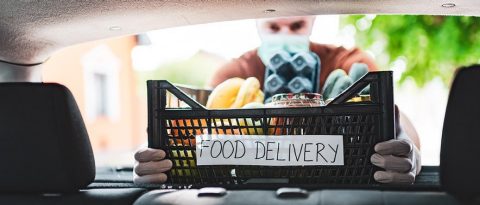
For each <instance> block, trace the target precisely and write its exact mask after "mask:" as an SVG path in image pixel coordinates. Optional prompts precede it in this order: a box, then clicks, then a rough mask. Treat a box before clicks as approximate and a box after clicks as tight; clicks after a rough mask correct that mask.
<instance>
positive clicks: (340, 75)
mask: <svg viewBox="0 0 480 205" xmlns="http://www.w3.org/2000/svg"><path fill="white" fill-rule="evenodd" d="M366 73H368V66H367V65H366V64H364V63H354V64H352V67H351V68H350V71H349V72H348V75H347V73H346V72H345V71H344V70H342V69H335V70H334V71H332V72H331V73H330V74H329V75H328V77H327V79H326V80H325V83H324V85H323V90H322V95H323V99H326V100H328V99H330V98H335V97H337V96H338V95H339V94H340V93H342V92H343V91H344V90H345V89H347V88H348V87H350V86H351V85H352V84H353V83H354V82H355V81H357V80H359V79H360V78H361V77H363V76H364V75H365V74H366ZM369 92H370V87H366V88H365V89H363V90H362V92H360V94H369Z"/></svg>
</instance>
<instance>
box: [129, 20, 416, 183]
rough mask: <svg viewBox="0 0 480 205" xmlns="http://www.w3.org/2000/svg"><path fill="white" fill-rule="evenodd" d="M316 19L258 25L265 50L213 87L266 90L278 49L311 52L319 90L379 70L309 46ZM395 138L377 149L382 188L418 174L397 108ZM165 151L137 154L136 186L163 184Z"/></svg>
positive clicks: (234, 65) (231, 66) (355, 53)
mask: <svg viewBox="0 0 480 205" xmlns="http://www.w3.org/2000/svg"><path fill="white" fill-rule="evenodd" d="M314 21H315V17H313V16H301V17H288V18H274V19H262V20H258V21H257V29H258V33H259V36H260V38H261V40H262V45H261V46H260V47H259V48H258V49H255V50H252V51H249V52H247V53H245V54H243V55H242V56H240V57H239V58H237V59H234V60H232V61H230V62H229V63H227V64H226V65H225V66H223V67H222V68H220V70H219V71H218V72H217V73H216V74H215V75H214V77H213V78H212V79H211V81H210V85H211V86H212V87H215V86H216V85H218V84H220V83H222V82H223V81H225V80H227V79H229V78H233V77H241V78H247V77H251V76H254V77H257V78H258V79H259V80H260V82H261V84H262V85H263V80H264V75H265V64H266V63H265V62H267V60H268V59H269V58H270V57H271V55H272V54H273V53H275V52H276V51H278V49H283V50H287V51H289V52H291V53H295V52H299V51H305V50H307V51H308V50H310V51H312V52H314V53H316V54H317V55H318V56H319V58H320V61H321V72H320V87H323V86H324V82H325V80H326V79H327V76H328V75H329V74H330V73H331V72H332V71H333V70H335V69H337V68H340V69H343V70H345V71H347V72H348V70H349V69H350V67H351V66H352V64H354V63H364V64H366V65H368V67H369V69H370V70H377V66H376V65H375V63H374V61H373V59H371V58H370V57H369V56H368V55H366V54H365V53H363V52H361V51H360V50H359V49H356V48H355V49H351V50H347V49H345V48H343V47H336V46H332V45H322V44H317V43H312V42H310V41H309V36H310V34H311V32H312V27H313V23H314ZM396 113H397V115H396V117H397V120H396V122H398V123H399V124H398V125H397V139H395V140H389V141H386V142H381V143H378V144H377V145H375V148H374V149H375V152H376V153H375V154H373V155H372V157H371V162H372V163H373V164H374V165H376V166H378V167H381V168H384V169H385V170H386V171H377V172H376V173H375V174H374V178H375V180H377V181H378V182H381V183H410V184H411V183H413V182H414V181H415V176H416V175H417V174H418V173H419V172H420V168H421V163H420V154H419V148H420V141H419V139H418V135H417V133H416V131H415V129H414V127H413V125H412V124H411V123H410V121H409V120H408V118H406V117H405V115H403V114H402V113H400V112H399V111H398V109H396ZM164 158H165V152H164V151H163V150H155V149H150V148H145V149H141V150H139V151H137V153H136V154H135V160H136V163H135V169H134V172H135V173H134V182H135V183H163V182H165V181H166V180H167V176H166V174H165V173H164V172H165V171H168V170H169V169H171V167H172V162H171V161H170V160H167V159H164Z"/></svg>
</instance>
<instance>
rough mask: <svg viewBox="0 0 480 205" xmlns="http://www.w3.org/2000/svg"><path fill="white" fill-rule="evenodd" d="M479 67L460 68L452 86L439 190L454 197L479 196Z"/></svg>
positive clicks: (444, 134) (446, 114)
mask: <svg viewBox="0 0 480 205" xmlns="http://www.w3.org/2000/svg"><path fill="white" fill-rule="evenodd" d="M478 89H480V66H479V65H476V66H471V67H468V68H462V69H460V70H459V71H458V73H457V75H456V77H455V80H454V82H453V84H452V88H451V91H450V96H449V99H448V105H447V110H446V113H445V121H444V125H443V136H442V148H441V154H440V181H441V184H442V187H443V188H444V189H445V190H446V191H448V192H450V193H453V194H455V195H460V196H467V197H468V196H474V195H477V196H478V195H479V194H480V188H479V187H480V164H479V163H478V162H479V157H480V134H479V133H480V92H479V91H478Z"/></svg>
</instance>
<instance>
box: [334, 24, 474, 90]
mask: <svg viewBox="0 0 480 205" xmlns="http://www.w3.org/2000/svg"><path fill="white" fill-rule="evenodd" d="M341 23H342V26H343V27H345V26H349V27H352V26H353V27H354V28H355V29H356V36H355V39H356V43H357V46H359V47H361V48H363V49H366V50H370V51H372V52H373V53H374V54H375V55H376V56H382V55H383V56H385V57H386V60H385V61H384V62H383V63H380V65H379V66H380V67H382V68H389V67H390V65H391V64H392V63H393V62H395V61H396V60H398V59H404V60H405V61H406V70H405V72H403V73H402V76H401V78H400V81H399V83H402V82H404V81H405V79H407V78H409V77H411V78H412V79H414V80H415V82H416V83H417V85H419V86H423V85H424V84H425V83H427V82H428V81H430V80H432V79H434V78H436V77H440V78H441V79H442V80H443V81H444V82H445V83H449V82H450V80H451V78H452V76H453V73H454V71H455V69H456V68H458V67H460V66H466V65H470V64H475V63H479V62H480V18H478V17H469V16H421V15H419V16H414V15H382V16H375V15H350V16H344V17H342V20H341Z"/></svg>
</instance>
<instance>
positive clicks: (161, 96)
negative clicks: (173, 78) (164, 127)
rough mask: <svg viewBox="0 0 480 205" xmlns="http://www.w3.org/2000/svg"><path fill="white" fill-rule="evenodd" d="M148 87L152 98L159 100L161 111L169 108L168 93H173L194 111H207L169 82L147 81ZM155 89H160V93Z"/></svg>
mask: <svg viewBox="0 0 480 205" xmlns="http://www.w3.org/2000/svg"><path fill="white" fill-rule="evenodd" d="M147 87H148V89H151V90H149V92H150V91H153V92H150V93H152V95H153V96H152V98H157V99H158V101H157V102H159V103H160V106H159V107H160V109H161V110H166V109H167V108H166V107H167V99H166V94H167V91H169V92H170V93H172V94H173V95H174V96H175V97H177V98H178V99H179V100H182V101H184V102H185V103H186V104H187V105H189V106H190V107H191V108H192V110H206V108H205V106H203V105H201V104H200V103H198V102H197V101H195V100H193V99H192V98H191V97H190V96H188V95H187V94H186V93H185V92H183V91H182V90H180V89H178V88H177V87H176V86H174V85H173V84H171V83H170V82H168V81H167V80H158V81H153V80H148V81H147ZM154 88H158V89H159V92H154Z"/></svg>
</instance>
